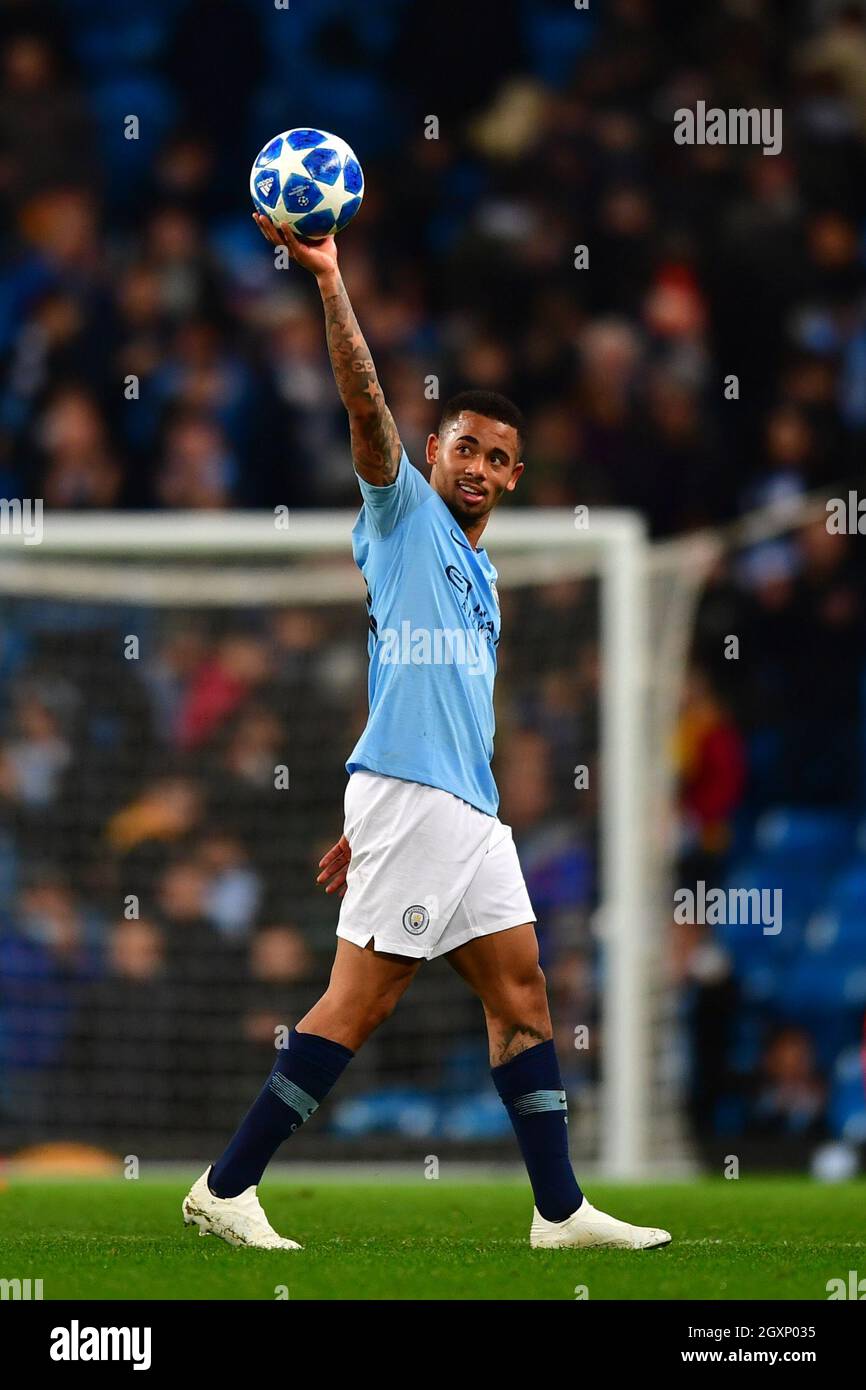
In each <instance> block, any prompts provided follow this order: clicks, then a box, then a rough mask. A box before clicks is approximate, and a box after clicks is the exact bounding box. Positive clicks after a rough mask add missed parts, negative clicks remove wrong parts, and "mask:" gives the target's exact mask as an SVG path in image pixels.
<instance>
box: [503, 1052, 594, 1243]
mask: <svg viewBox="0 0 866 1390" xmlns="http://www.w3.org/2000/svg"><path fill="white" fill-rule="evenodd" d="M490 1075H491V1076H492V1077H493V1081H494V1085H495V1086H496V1089H497V1091H498V1092H499V1095H500V1097H501V1099H502V1103H503V1105H504V1106H505V1109H506V1110H507V1111H508V1118H509V1119H510V1121H511V1123H512V1125H513V1126H514V1133H515V1134H516V1135H517V1142H518V1144H519V1145H520V1152H521V1153H522V1154H523V1161H524V1163H525V1164H526V1171H527V1172H528V1174H529V1181H530V1182H531V1184H532V1191H533V1194H534V1196H535V1205H536V1207H537V1208H538V1210H539V1211H540V1212H541V1215H542V1216H543V1217H544V1218H545V1220H546V1221H564V1220H565V1219H566V1217H567V1216H571V1214H572V1212H575V1211H577V1209H578V1207H579V1206H580V1204H581V1202H582V1201H583V1193H582V1192H581V1190H580V1188H579V1187H578V1185H577V1179H576V1178H575V1176H574V1172H573V1170H572V1167H571V1159H570V1158H569V1156H568V1110H567V1107H566V1101H565V1091H564V1090H563V1088H562V1077H561V1076H560V1074H559V1063H558V1062H557V1060H556V1049H555V1048H554V1046H553V1042H552V1040H550V1041H548V1042H543V1043H537V1044H536V1045H535V1047H528V1048H527V1049H526V1051H525V1052H520V1053H518V1055H517V1056H516V1057H512V1059H511V1061H510V1062H505V1063H504V1065H503V1066H501V1067H493V1068H492V1069H491V1072H490Z"/></svg>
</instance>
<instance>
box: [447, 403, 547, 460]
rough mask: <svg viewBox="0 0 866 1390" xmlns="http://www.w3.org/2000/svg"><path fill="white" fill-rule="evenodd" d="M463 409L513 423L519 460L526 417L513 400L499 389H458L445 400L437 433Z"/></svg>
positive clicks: (509, 423) (505, 423)
mask: <svg viewBox="0 0 866 1390" xmlns="http://www.w3.org/2000/svg"><path fill="white" fill-rule="evenodd" d="M464 410H471V411H472V413H473V415H486V416H487V419H488V420H498V421H499V422H500V423H501V424H503V425H513V427H514V429H516V431H517V461H518V462H520V459H521V457H522V455H523V446H524V444H525V442H526V418H525V416H524V414H523V411H522V410H521V409H520V408H519V407H518V406H516V405H515V404H514V402H513V401H510V400H509V399H508V397H507V396H503V395H502V394H501V393H500V392H499V391H458V393H457V395H456V396H452V397H451V399H450V400H449V401H446V402H445V407H444V409H443V411H442V416H441V418H440V420H439V433H440V434H441V433H442V431H443V430H444V429H445V426H446V425H450V424H451V421H452V420H456V419H457V417H458V415H462V414H463V411H464Z"/></svg>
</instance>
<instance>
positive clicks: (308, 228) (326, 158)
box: [250, 127, 364, 240]
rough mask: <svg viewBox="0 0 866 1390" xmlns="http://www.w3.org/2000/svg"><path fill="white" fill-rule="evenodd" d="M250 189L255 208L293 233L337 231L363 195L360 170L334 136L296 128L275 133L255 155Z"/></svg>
mask: <svg viewBox="0 0 866 1390" xmlns="http://www.w3.org/2000/svg"><path fill="white" fill-rule="evenodd" d="M250 193H251V194H252V199H253V202H254V203H255V205H256V209H257V210H258V211H259V212H263V213H265V215H266V216H268V217H270V219H271V221H272V222H275V223H276V224H277V225H278V226H288V227H289V228H290V229H291V230H292V231H293V232H296V233H297V235H298V236H304V237H309V238H311V239H312V240H320V239H321V238H322V237H326V236H330V235H331V234H332V233H333V232H339V231H342V229H343V227H345V225H346V223H347V222H350V221H351V219H352V218H353V217H354V216H355V213H356V212H357V211H358V208H359V207H360V206H361V200H362V198H363V197H364V175H363V173H362V170H361V166H360V164H359V163H358V160H357V159H356V158H355V155H354V153H353V151H352V150H351V149H350V148H349V146H348V145H347V144H346V142H345V140H341V139H340V137H339V136H338V135H330V134H329V133H328V132H327V131H326V130H311V129H306V128H305V127H301V128H299V129H297V130H284V131H283V133H282V135H275V136H274V138H273V140H269V141H268V143H267V144H266V145H265V146H264V148H263V149H262V150H261V152H260V153H259V154H258V155H257V156H256V160H255V163H254V164H253V167H252V171H251V173H250Z"/></svg>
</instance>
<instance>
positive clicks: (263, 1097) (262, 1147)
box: [208, 1028, 355, 1197]
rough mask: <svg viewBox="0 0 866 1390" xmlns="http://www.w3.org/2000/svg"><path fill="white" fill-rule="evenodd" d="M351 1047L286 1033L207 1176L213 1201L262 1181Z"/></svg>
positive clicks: (335, 1078)
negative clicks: (284, 1044)
mask: <svg viewBox="0 0 866 1390" xmlns="http://www.w3.org/2000/svg"><path fill="white" fill-rule="evenodd" d="M354 1055H355V1054H354V1052H352V1050H351V1048H348V1047H343V1045H342V1043H336V1042H331V1040H330V1038H320V1037H318V1036H317V1035H316V1034H315V1033H297V1032H296V1031H295V1030H294V1028H293V1029H292V1031H291V1033H290V1034H289V1045H288V1047H286V1048H281V1049H280V1052H279V1054H278V1056H277V1060H276V1062H275V1063H274V1067H273V1071H272V1072H271V1074H270V1076H269V1078H268V1080H267V1082H266V1083H265V1085H264V1086H263V1088H262V1090H261V1091H260V1093H259V1095H258V1098H257V1099H256V1100H255V1101H254V1102H253V1104H252V1107H251V1108H250V1110H249V1111H248V1113H247V1114H246V1116H245V1117H244V1119H243V1120H242V1121H241V1124H240V1126H239V1128H238V1130H237V1133H236V1134H235V1135H234V1137H233V1138H232V1139H231V1140H230V1142H229V1145H228V1148H227V1149H226V1151H225V1153H224V1154H223V1155H222V1157H221V1158H218V1159H217V1161H216V1163H215V1164H214V1165H213V1168H212V1169H211V1171H210V1176H209V1178H208V1186H209V1188H210V1190H211V1192H213V1193H214V1194H215V1196H217V1197H237V1195H238V1193H240V1192H243V1191H244V1190H245V1189H246V1188H248V1187H253V1186H255V1185H256V1184H257V1183H258V1182H260V1181H261V1176H262V1173H263V1172H264V1171H265V1169H266V1167H267V1166H268V1164H269V1163H270V1161H271V1159H272V1158H273V1156H274V1154H275V1153H276V1151H277V1149H278V1148H279V1147H280V1144H282V1142H283V1140H284V1139H288V1137H289V1135H290V1134H294V1132H295V1130H296V1129H298V1128H299V1126H300V1125H302V1124H303V1123H304V1120H308V1119H309V1118H310V1116H311V1115H312V1113H313V1111H314V1110H316V1109H317V1108H318V1106H319V1103H320V1102H321V1101H323V1100H324V1099H325V1096H326V1095H327V1094H328V1092H329V1091H330V1089H331V1087H332V1086H333V1085H334V1084H335V1082H337V1081H338V1080H339V1078H340V1076H341V1075H342V1073H343V1071H345V1069H346V1067H347V1066H348V1065H349V1063H350V1062H351V1060H352V1058H353V1057H354Z"/></svg>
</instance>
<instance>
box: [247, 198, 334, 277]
mask: <svg viewBox="0 0 866 1390" xmlns="http://www.w3.org/2000/svg"><path fill="white" fill-rule="evenodd" d="M253 221H254V222H255V224H256V226H257V227H258V229H259V231H260V232H261V234H262V236H263V237H264V238H265V240H266V241H269V242H270V243H271V245H272V246H285V248H286V250H287V251H288V253H289V255H290V256H291V258H292V260H293V261H297V263H298V265H300V266H303V268H304V270H309V271H310V272H311V273H312V274H313V275H315V276H317V277H318V276H319V275H327V274H328V272H329V271H332V270H336V269H337V243H336V241H335V239H334V237H332V236H326V237H322V239H321V241H308V240H307V239H306V238H305V237H299V236H295V233H294V232H293V231H291V230H290V229H289V228H288V227H278V226H276V225H275V223H273V222H272V221H271V219H270V218H269V217H266V216H265V215H264V213H262V212H254V213H253Z"/></svg>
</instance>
